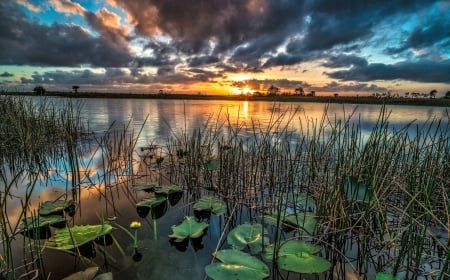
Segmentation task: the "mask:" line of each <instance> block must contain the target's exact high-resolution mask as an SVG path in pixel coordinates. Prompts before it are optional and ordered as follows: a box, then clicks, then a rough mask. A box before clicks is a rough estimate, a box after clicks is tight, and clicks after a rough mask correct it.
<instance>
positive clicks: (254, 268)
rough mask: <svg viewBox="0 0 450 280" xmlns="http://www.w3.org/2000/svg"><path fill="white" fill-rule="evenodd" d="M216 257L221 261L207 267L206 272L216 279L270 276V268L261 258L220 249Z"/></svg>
mask: <svg viewBox="0 0 450 280" xmlns="http://www.w3.org/2000/svg"><path fill="white" fill-rule="evenodd" d="M215 257H216V258H217V259H218V260H220V261H221V263H217V262H216V263H212V264H210V265H207V266H206V267H205V271H206V274H207V275H208V276H209V277H210V278H212V279H214V280H222V279H224V280H237V279H255V280H256V279H264V278H266V277H268V276H269V268H268V267H267V265H266V264H265V263H263V262H262V261H260V260H259V259H257V258H255V257H253V256H251V255H249V254H247V253H244V252H241V251H238V250H220V251H218V252H217V253H216V255H215Z"/></svg>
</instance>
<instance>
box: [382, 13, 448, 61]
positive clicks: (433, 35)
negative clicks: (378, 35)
mask: <svg viewBox="0 0 450 280" xmlns="http://www.w3.org/2000/svg"><path fill="white" fill-rule="evenodd" d="M435 44H440V45H441V46H442V47H449V46H450V17H449V16H448V14H445V15H443V16H439V17H436V18H433V19H431V21H429V22H427V23H426V25H425V26H416V27H415V28H414V29H413V30H412V32H411V33H410V34H409V35H408V38H407V39H406V41H405V42H404V43H403V44H402V45H401V46H399V47H389V48H387V49H386V52H387V53H388V54H397V53H400V52H402V51H405V50H408V49H411V48H424V47H430V46H433V45H435Z"/></svg>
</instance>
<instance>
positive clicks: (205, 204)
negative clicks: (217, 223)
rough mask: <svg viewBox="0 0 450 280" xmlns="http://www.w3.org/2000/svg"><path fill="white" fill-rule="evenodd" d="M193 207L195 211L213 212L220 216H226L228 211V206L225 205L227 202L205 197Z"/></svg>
mask: <svg viewBox="0 0 450 280" xmlns="http://www.w3.org/2000/svg"><path fill="white" fill-rule="evenodd" d="M193 207H194V210H197V211H211V212H213V213H214V214H216V215H219V216H220V215H223V214H225V212H226V210H227V205H226V204H225V202H223V201H222V200H220V199H218V198H215V197H212V196H205V197H202V198H200V199H199V200H198V201H197V202H196V203H195V204H194V206H193Z"/></svg>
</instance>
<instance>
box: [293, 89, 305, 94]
mask: <svg viewBox="0 0 450 280" xmlns="http://www.w3.org/2000/svg"><path fill="white" fill-rule="evenodd" d="M295 94H297V95H301V96H303V95H305V91H304V90H303V88H302V87H298V88H296V89H295Z"/></svg>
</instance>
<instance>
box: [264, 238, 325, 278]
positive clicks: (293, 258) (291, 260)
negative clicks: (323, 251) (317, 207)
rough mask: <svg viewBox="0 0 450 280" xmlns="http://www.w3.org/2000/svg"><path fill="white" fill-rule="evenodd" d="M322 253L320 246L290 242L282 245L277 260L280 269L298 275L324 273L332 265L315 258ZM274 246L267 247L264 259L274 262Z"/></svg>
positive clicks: (296, 241) (295, 241)
mask: <svg viewBox="0 0 450 280" xmlns="http://www.w3.org/2000/svg"><path fill="white" fill-rule="evenodd" d="M319 251H320V247H319V246H315V245H311V244H308V243H306V242H304V241H301V240H289V241H287V242H284V243H282V244H281V245H280V248H279V250H278V253H277V255H276V260H277V264H278V267H279V268H282V269H285V270H288V271H293V272H298V273H322V272H325V271H327V270H328V269H330V267H331V263H330V262H329V261H327V260H326V259H324V258H321V257H319V256H315V255H313V254H316V253H318V252H319ZM273 255H274V246H273V245H271V246H268V247H266V250H265V251H264V253H263V258H264V259H266V260H272V256H273Z"/></svg>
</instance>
